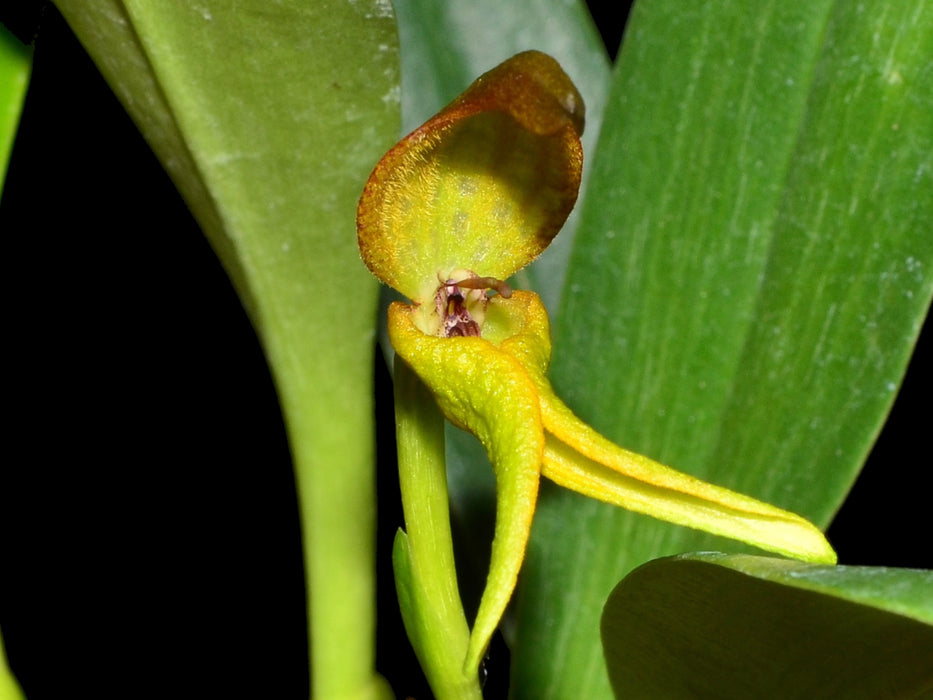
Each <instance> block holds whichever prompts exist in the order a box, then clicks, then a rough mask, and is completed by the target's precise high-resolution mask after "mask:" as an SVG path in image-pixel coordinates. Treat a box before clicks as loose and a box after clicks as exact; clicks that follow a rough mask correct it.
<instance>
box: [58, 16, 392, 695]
mask: <svg viewBox="0 0 933 700" xmlns="http://www.w3.org/2000/svg"><path fill="white" fill-rule="evenodd" d="M56 4H57V5H58V7H59V9H60V10H61V11H62V14H63V15H64V16H65V18H66V19H67V20H68V22H69V24H70V25H71V26H72V28H73V29H74V30H75V33H76V34H77V35H78V37H79V38H80V39H81V41H82V43H83V44H84V45H85V47H86V48H87V49H88V51H89V53H90V54H91V55H92V57H93V58H94V60H95V62H96V63H97V65H98V66H99V67H100V69H101V72H102V73H103V74H104V77H105V78H107V80H108V82H109V83H110V84H111V86H112V87H113V89H114V91H115V92H116V94H117V95H118V97H119V98H120V99H121V101H122V102H123V104H124V105H125V106H126V107H127V109H128V111H129V112H130V114H131V116H132V117H133V118H134V120H135V121H136V123H137V124H138V125H139V127H140V129H141V131H142V132H143V134H144V136H145V137H146V139H147V140H148V141H149V143H150V144H151V145H152V148H153V150H154V151H155V152H156V154H157V155H158V156H159V158H160V160H161V161H162V162H163V164H164V165H165V167H166V169H167V170H168V172H169V174H170V175H171V176H172V178H173V180H174V181H175V183H176V185H177V186H178V188H179V190H180V191H181V192H182V194H183V196H184V197H185V200H186V201H187V203H188V205H189V207H190V208H191V210H192V211H193V212H194V214H195V216H196V217H197V219H198V221H199V223H200V224H201V226H202V228H203V230H204V232H205V234H206V235H207V237H208V239H209V240H210V242H211V244H212V245H213V247H214V249H215V250H216V251H217V254H218V256H219V257H220V259H221V261H222V263H223V264H224V266H225V268H226V270H227V272H228V274H229V275H230V276H231V278H232V280H233V282H234V285H235V287H236V289H237V291H238V293H239V294H240V297H241V299H242V300H243V303H244V305H245V306H246V308H247V310H248V312H249V314H250V317H251V319H252V322H253V324H254V326H255V327H256V329H257V332H258V334H259V336H260V339H261V341H262V343H263V347H264V349H265V352H266V355H267V358H268V360H269V363H270V366H271V368H272V372H273V376H274V378H275V381H276V385H277V388H278V392H279V397H280V402H281V405H282V409H283V413H284V416H285V419H286V426H287V429H288V433H289V440H290V444H291V448H292V454H293V459H294V463H295V469H296V476H297V481H298V490H299V496H300V499H301V508H302V526H303V536H304V545H305V563H306V574H307V576H306V579H307V581H308V590H309V598H308V601H309V610H310V614H309V617H310V624H311V639H310V649H311V655H312V660H311V662H312V663H311V665H312V692H313V694H314V695H315V696H316V697H317V696H320V697H347V696H352V697H366V696H375V695H376V694H378V693H379V692H380V684H379V682H378V681H377V680H376V679H375V678H374V675H373V671H372V665H373V653H374V650H373V634H374V630H373V626H374V610H373V580H372V579H373V571H372V569H373V548H374V546H373V528H374V523H373V512H374V510H375V509H374V494H373V492H372V481H373V475H372V469H373V463H374V450H373V426H372V418H371V416H372V395H373V386H372V377H371V374H372V352H373V343H372V340H373V336H374V321H375V313H376V308H377V295H378V293H377V290H378V286H377V283H376V281H375V280H374V279H373V278H372V277H371V276H370V275H369V273H368V272H367V270H366V269H365V267H364V266H363V265H362V263H361V262H360V260H359V254H358V252H357V249H356V236H355V233H354V232H355V225H354V211H355V207H356V201H357V199H358V197H359V193H360V191H361V189H362V186H363V183H364V182H365V179H366V176H367V174H368V173H369V171H370V169H371V168H372V166H373V164H374V163H375V162H376V161H377V160H378V158H379V156H380V155H381V154H382V153H383V152H384V151H385V149H386V148H387V147H388V146H390V145H391V143H392V142H393V141H394V140H395V138H396V136H397V134H398V124H399V115H398V111H399V106H398V65H397V63H398V55H397V44H396V39H395V26H394V22H393V16H392V12H391V7H390V5H389V4H388V3H386V2H381V1H379V0H360V1H359V2H353V3H305V2H300V1H299V0H286V1H284V2H279V3H274V4H270V3H268V2H264V1H262V0H247V1H244V2H238V3H236V4H230V3H227V2H221V1H219V0H217V1H213V0H209V1H207V2H201V3H197V4H196V5H193V4H178V3H151V2H144V1H142V0H133V1H129V0H128V1H126V2H116V1H115V0H109V1H101V2H95V3H86V2H77V1H75V0H61V1H60V2H57V3H56ZM129 225H130V226H132V222H129ZM256 468H257V469H258V468H261V465H256Z"/></svg>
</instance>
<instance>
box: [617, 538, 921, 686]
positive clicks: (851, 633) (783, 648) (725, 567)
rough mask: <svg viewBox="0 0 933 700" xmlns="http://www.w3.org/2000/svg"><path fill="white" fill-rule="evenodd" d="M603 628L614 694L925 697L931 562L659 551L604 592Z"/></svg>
mask: <svg viewBox="0 0 933 700" xmlns="http://www.w3.org/2000/svg"><path fill="white" fill-rule="evenodd" d="M602 638H603V644H604V648H605V654H606V659H607V666H608V669H609V676H610V679H611V682H612V687H613V689H614V690H615V693H616V697H619V698H659V697H715V698H749V697H782V698H797V697H799V698H820V697H823V698H825V697H846V698H888V697H891V698H893V697H911V698H914V697H926V695H927V694H928V693H931V692H933V664H931V663H930V659H933V572H930V571H920V570H916V569H887V568H874V567H862V566H812V565H803V564H799V563H797V562H792V561H788V560H786V559H771V558H767V557H754V556H748V555H731V556H726V555H721V554H696V555H694V554H691V555H685V556H682V557H673V558H667V559H660V560H657V561H652V562H649V563H648V564H645V565H644V566H642V567H640V568H638V569H636V570H635V571H633V572H632V573H631V574H629V575H628V576H627V577H626V578H625V579H624V580H623V581H622V582H621V583H620V584H619V585H618V586H617V587H616V588H615V589H614V590H613V592H612V595H610V596H609V600H608V601H607V602H606V607H605V611H604V612H603V617H602Z"/></svg>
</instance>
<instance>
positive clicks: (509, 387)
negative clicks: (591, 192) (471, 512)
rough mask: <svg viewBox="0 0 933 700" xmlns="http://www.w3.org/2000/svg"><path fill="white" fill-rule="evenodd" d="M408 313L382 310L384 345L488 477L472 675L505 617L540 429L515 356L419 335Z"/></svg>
mask: <svg viewBox="0 0 933 700" xmlns="http://www.w3.org/2000/svg"><path fill="white" fill-rule="evenodd" d="M412 311H413V310H412V307H409V306H406V305H404V304H400V303H398V302H396V303H393V304H392V305H391V306H390V307H389V337H390V339H391V341H392V345H393V346H394V347H395V350H396V352H397V353H398V355H399V357H401V358H402V359H403V360H405V362H406V363H407V364H408V365H409V366H410V367H411V368H412V369H413V370H414V372H415V373H416V374H417V375H418V376H419V378H420V379H421V380H422V381H423V382H424V383H425V384H426V385H427V386H428V388H429V389H430V390H431V393H432V394H434V397H435V399H436V400H437V403H438V406H440V408H441V411H443V413H444V415H445V416H446V417H447V418H448V420H450V421H451V422H452V423H454V424H455V425H457V426H458V427H460V428H463V429H465V430H468V431H469V432H471V433H473V434H474V435H475V436H476V437H477V438H478V439H479V441H480V442H481V443H482V444H483V446H484V447H485V448H486V451H487V452H488V454H489V460H490V462H491V463H492V465H493V469H494V470H495V474H496V485H497V488H496V527H495V535H494V538H493V543H492V556H491V559H490V565H489V575H488V578H487V581H486V588H485V590H484V591H483V596H482V599H481V600H480V606H479V611H478V612H477V614H476V620H475V621H474V624H473V630H472V632H471V634H470V644H469V648H468V651H467V658H466V661H465V666H464V668H465V670H468V671H470V672H472V671H475V670H476V669H478V667H479V662H480V660H481V659H482V656H483V653H484V652H485V650H486V646H487V645H488V643H489V639H490V638H491V637H492V634H493V632H494V631H495V629H496V627H497V626H498V624H499V620H500V619H501V618H502V615H503V613H504V612H505V608H506V606H507V605H508V602H509V599H510V598H511V596H512V591H513V590H514V589H515V582H516V580H517V578H518V572H519V569H520V568H521V565H522V560H523V559H524V556H525V547H526V545H527V542H528V534H529V531H530V529H531V519H532V515H533V514H534V509H535V502H536V500H537V495H538V481H539V470H540V467H541V459H542V455H543V452H544V428H543V426H542V424H541V413H540V410H539V408H538V395H537V393H536V390H535V385H534V382H533V381H532V380H531V378H530V377H529V376H528V374H527V372H526V371H525V370H524V369H523V368H522V365H521V363H520V362H519V361H518V360H517V359H516V358H515V357H513V356H511V355H509V354H507V353H505V352H502V351H501V350H499V349H498V348H497V347H496V346H495V345H493V344H492V343H490V342H489V341H488V340H484V339H483V338H477V337H472V338H438V337H436V336H430V335H426V334H424V333H422V332H421V331H420V330H419V329H418V328H417V327H416V326H415V324H414V322H413V320H412V317H411V316H412Z"/></svg>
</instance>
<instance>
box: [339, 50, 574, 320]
mask: <svg viewBox="0 0 933 700" xmlns="http://www.w3.org/2000/svg"><path fill="white" fill-rule="evenodd" d="M582 131H583V100H582V98H581V97H580V94H579V93H578V92H577V90H576V88H575V87H574V85H573V83H572V82H571V81H570V79H569V78H568V77H567V76H566V75H565V74H564V72H563V71H562V70H561V68H560V66H559V65H558V64H557V62H556V61H554V59H552V58H551V57H549V56H547V55H545V54H543V53H540V52H537V51H529V52H525V53H521V54H518V55H517V56H514V57H513V58H511V59H509V60H508V61H506V62H505V63H503V64H501V65H500V66H498V67H496V68H494V69H492V70H491V71H489V72H488V73H486V74H485V75H483V76H481V77H480V78H479V79H477V80H476V82H474V83H473V85H471V86H470V87H469V88H468V89H467V91H466V92H465V93H464V94H463V95H461V96H460V97H459V98H457V99H456V100H454V101H453V102H452V103H451V104H449V105H448V106H447V107H446V108H444V110H442V111H441V112H440V113H439V114H437V115H436V116H435V117H433V118H432V119H430V120H429V121H428V122H427V123H425V124H424V125H423V126H421V127H420V128H419V129H417V130H416V131H414V132H413V133H411V134H410V135H408V136H407V137H406V138H404V139H403V140H402V141H401V142H399V143H398V144H397V145H396V146H395V147H394V148H392V149H391V150H390V151H389V152H388V153H387V154H386V155H385V156H384V157H383V159H382V160H381V161H379V163H378V164H377V165H376V168H375V170H373V173H372V175H370V178H369V181H368V182H367V183H366V187H365V189H364V191H363V195H362V197H361V198H360V204H359V208H358V210H357V232H358V239H359V245H360V252H361V254H362V256H363V260H364V262H365V263H366V265H367V266H368V267H369V269H370V270H372V272H373V274H375V275H376V276H377V277H379V278H380V279H381V280H382V281H384V282H386V283H387V284H389V285H390V286H392V287H394V288H395V289H397V290H398V291H400V292H401V293H402V294H404V295H405V296H407V297H408V298H410V299H412V300H413V301H415V302H424V301H426V300H429V299H431V298H433V295H434V290H435V289H436V288H437V284H438V279H437V278H438V273H439V272H440V273H441V274H443V275H446V274H447V273H448V272H449V271H450V270H453V269H459V268H465V269H468V270H472V271H473V272H475V273H476V274H478V275H480V276H481V277H495V278H498V279H506V278H507V277H509V276H511V275H512V274H514V273H515V272H516V271H517V270H519V269H520V268H522V267H524V266H525V265H526V264H528V263H529V262H531V260H532V259H534V258H535V257H536V256H537V255H538V254H539V253H541V251H542V250H544V249H545V248H546V247H547V245H548V244H549V243H550V242H551V239H552V238H553V237H554V236H555V235H557V232H558V231H559V230H560V228H561V226H562V225H563V223H564V220H565V219H566V218H567V215H568V214H569V213H570V210H571V209H572V208H573V205H574V202H575V201H576V197H577V191H578V189H579V187H580V175H581V171H582V164H583V150H582V146H581V144H580V134H581V133H582Z"/></svg>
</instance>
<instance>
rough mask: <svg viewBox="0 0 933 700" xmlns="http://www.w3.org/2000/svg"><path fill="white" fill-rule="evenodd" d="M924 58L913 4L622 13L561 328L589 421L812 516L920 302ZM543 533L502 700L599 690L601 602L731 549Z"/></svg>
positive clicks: (563, 529) (575, 393) (661, 532)
mask: <svg viewBox="0 0 933 700" xmlns="http://www.w3.org/2000/svg"><path fill="white" fill-rule="evenodd" d="M931 55H933V15H931V12H930V10H929V8H924V7H922V6H919V5H911V6H909V7H908V6H906V5H905V6H898V9H897V10H896V11H895V10H894V9H893V7H892V6H890V5H883V4H881V3H877V4H872V5H862V6H858V7H856V6H853V5H842V4H835V3H830V2H818V3H806V4H804V5H800V4H798V5H791V6H788V5H784V4H780V3H765V4H756V5H755V6H754V7H751V6H746V5H742V4H740V3H723V4H717V5H704V6H692V7H691V8H686V7H685V6H683V5H680V4H678V5H670V4H665V3H661V2H642V3H640V4H639V5H637V6H636V8H635V10H634V14H633V16H632V17H631V18H630V23H629V25H628V28H627V34H626V38H625V40H624V42H623V48H622V52H621V54H620V57H619V63H618V67H617V72H616V75H615V85H614V92H613V93H612V96H611V99H610V105H609V108H608V109H607V112H606V115H605V117H604V125H603V129H602V133H601V136H600V142H599V146H598V150H597V152H596V154H595V156H594V163H593V175H592V178H591V180H590V182H589V185H588V191H587V196H586V199H585V201H583V203H582V207H583V212H582V222H581V226H582V228H581V229H580V231H579V233H578V238H577V246H576V248H575V251H574V253H575V255H574V258H573V260H572V262H571V268H570V271H569V273H568V280H567V285H566V289H565V297H564V303H563V306H562V309H561V313H560V315H559V320H558V321H557V323H556V329H555V339H554V348H555V349H554V365H553V368H552V377H553V380H554V384H555V387H556V388H557V391H558V392H559V393H560V394H561V395H562V396H563V397H565V398H566V399H567V403H568V404H569V405H570V406H571V407H572V408H573V409H574V410H575V411H576V412H577V413H578V414H579V415H580V416H581V417H582V418H583V419H584V420H587V421H588V422H590V423H591V424H593V425H594V427H596V428H597V429H599V430H600V431H601V432H603V433H604V434H605V435H607V436H608V437H610V438H611V439H613V440H614V441H615V442H617V443H618V444H620V445H623V446H625V447H627V448H629V449H633V450H636V451H639V452H643V453H644V454H647V455H649V456H651V457H653V458H655V459H659V460H660V461H662V462H664V463H667V464H670V465H672V466H674V467H675V468H678V469H683V470H684V471H687V472H690V473H694V474H696V475H698V476H701V477H703V478H705V479H709V480H710V481H712V482H714V483H718V484H721V485H724V486H727V487H729V488H733V489H736V490H739V491H742V492H745V493H749V494H751V495H754V496H756V497H759V498H763V499H765V500H768V501H769V502H772V503H774V504H775V505H778V506H781V507H786V508H790V509H792V510H795V512H799V513H801V514H802V515H804V516H805V517H809V518H811V519H813V520H814V521H815V522H817V523H818V524H822V525H824V526H825V524H827V523H828V521H829V518H830V517H831V515H832V514H833V512H834V511H835V509H836V508H837V507H838V505H839V503H840V502H841V500H842V498H843V497H844V495H845V492H846V490H847V489H848V487H849V485H850V484H851V482H852V480H853V479H854V478H855V475H856V474H857V471H858V469H859V467H860V465H861V463H862V460H863V459H864V458H865V455H866V453H867V451H868V449H869V447H870V445H871V443H872V440H873V438H874V436H875V435H876V434H877V432H878V430H879V429H880V426H881V424H882V422H883V420H884V417H885V414H886V412H887V410H888V408H889V407H890V405H891V402H892V401H893V398H894V394H895V392H896V389H897V386H898V384H899V383H900V381H901V377H902V376H903V372H904V369H905V366H906V363H907V359H908V357H909V354H910V350H911V347H912V345H913V343H914V341H915V338H916V335H917V333H918V331H919V328H920V326H921V323H922V319H923V316H924V314H925V311H926V309H927V306H928V303H929V299H930V295H931V291H933V238H931V237H930V236H929V231H930V230H933V183H931V172H933V169H931V160H930V159H931V153H933V105H931V100H933V73H931V69H933V64H931V62H930V60H929V57H930V56H931ZM535 522H536V526H535V529H534V531H533V533H532V545H531V547H530V550H529V552H530V556H529V560H528V564H527V566H526V569H525V578H524V579H523V582H524V585H523V588H522V589H521V590H520V607H519V611H518V612H519V620H518V628H517V636H516V639H517V645H516V649H517V653H516V656H513V664H514V666H513V669H514V670H513V688H516V689H517V690H516V691H515V692H516V693H517V694H518V695H517V696H518V697H535V698H541V697H562V696H566V695H569V694H575V695H582V696H586V697H607V696H609V694H610V689H609V686H608V680H607V677H606V675H605V670H604V667H603V664H602V659H601V655H600V652H599V647H598V645H597V644H595V643H594V632H595V630H596V628H597V617H598V610H599V607H600V605H601V601H603V600H605V597H606V596H607V595H608V593H609V591H610V590H611V588H612V586H613V585H614V584H615V583H616V582H617V581H618V580H619V579H620V578H621V577H622V576H623V575H624V574H625V573H626V572H627V571H629V570H631V569H632V568H633V567H634V566H637V565H638V564H640V563H643V562H645V561H647V560H649V559H652V558H655V557H658V556H662V555H665V554H673V553H677V552H683V551H691V550H696V549H711V548H715V549H723V550H725V551H735V550H734V549H733V547H732V545H728V544H726V543H725V542H721V541H716V540H710V539H708V538H703V537H697V536H695V535H693V534H692V533H689V532H687V531H686V530H682V529H676V528H671V527H669V526H664V525H660V524H657V523H652V522H649V521H648V520H647V519H644V518H640V517H638V516H632V515H630V514H627V513H623V512H621V511H618V510H613V509H611V508H607V507H603V506H599V505H595V504H591V503H586V502H583V501H582V500H580V499H575V498H573V497H568V496H566V495H565V494H557V493H549V492H546V491H545V492H543V493H542V495H541V499H540V506H539V512H538V515H537V516H536V521H535ZM545 660H548V661H547V662H546V661H545Z"/></svg>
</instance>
